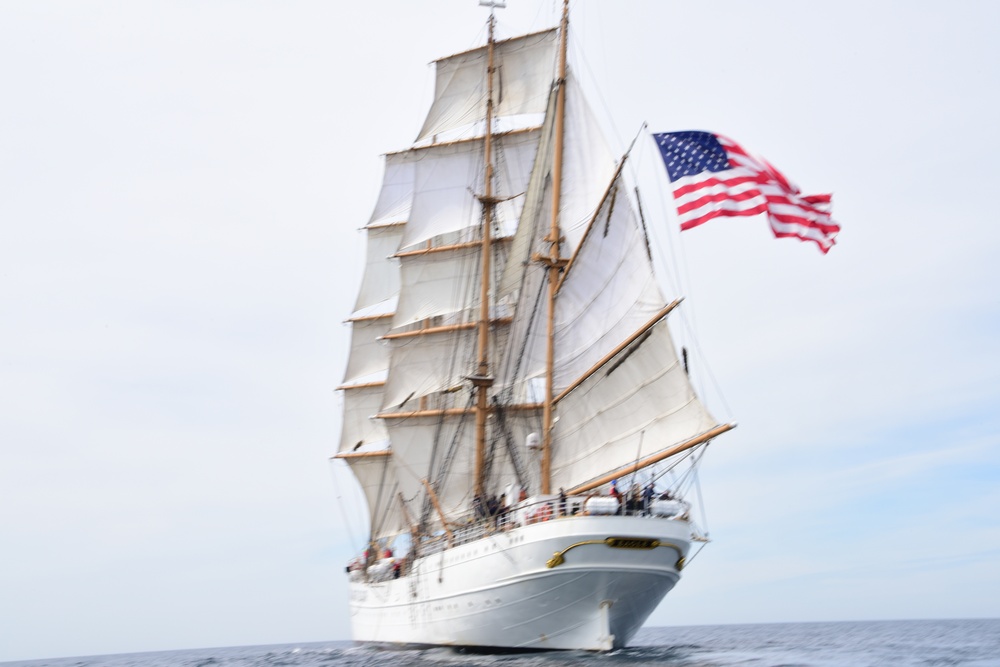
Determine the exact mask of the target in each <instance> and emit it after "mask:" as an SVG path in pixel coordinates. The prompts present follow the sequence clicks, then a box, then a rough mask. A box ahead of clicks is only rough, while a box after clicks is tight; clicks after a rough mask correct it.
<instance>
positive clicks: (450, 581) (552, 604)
mask: <svg viewBox="0 0 1000 667" xmlns="http://www.w3.org/2000/svg"><path fill="white" fill-rule="evenodd" d="M609 540H610V541H611V544H609V543H608V542H609ZM616 540H617V541H616ZM612 545H614V546H612ZM689 547H690V527H689V525H688V523H687V522H686V521H683V520H679V519H672V520H668V519H663V518H655V517H648V516H647V517H644V516H573V517H564V518H559V519H555V520H550V521H545V522H542V523H536V524H530V525H526V526H522V527H516V528H512V529H510V530H498V531H496V532H494V533H492V534H490V535H487V536H485V537H482V538H480V539H475V540H472V541H469V542H466V543H464V544H460V545H458V546H454V547H452V548H450V549H445V550H443V551H441V552H439V553H434V554H431V555H427V556H423V557H421V558H418V559H417V560H416V561H415V562H414V563H413V565H412V567H411V568H410V570H409V572H408V574H406V575H404V576H401V577H400V578H397V579H389V580H387V581H382V582H376V583H372V582H366V581H356V582H352V583H351V627H352V633H353V636H354V639H355V640H356V641H362V642H376V643H385V644H399V645H407V644H418V645H444V646H469V647H484V648H488V647H492V648H516V649H582V650H593V651H606V650H611V649H613V648H619V647H622V646H624V645H625V644H626V643H627V642H628V641H629V640H630V639H631V638H632V636H633V635H634V634H635V633H636V631H638V629H639V628H640V627H641V626H642V624H643V622H644V621H645V620H646V618H647V617H648V616H649V615H650V614H651V613H652V611H653V610H654V609H655V608H656V606H657V604H659V602H660V601H661V600H662V599H663V597H664V595H666V594H667V592H669V591H670V589H672V588H673V587H674V584H676V583H677V580H678V579H679V577H680V574H679V570H680V567H682V566H683V560H682V559H683V558H684V557H686V556H687V553H688V549H689ZM557 553H561V554H562V562H560V563H557V564H554V566H553V567H550V566H549V563H550V562H553V563H555V561H558V560H560V559H559V558H555V559H553V556H554V554H557Z"/></svg>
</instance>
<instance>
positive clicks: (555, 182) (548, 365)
mask: <svg viewBox="0 0 1000 667" xmlns="http://www.w3.org/2000/svg"><path fill="white" fill-rule="evenodd" d="M568 29H569V0H563V11H562V20H560V22H559V78H558V79H557V80H556V86H557V90H556V127H555V140H556V145H555V154H554V156H553V162H552V216H551V224H550V226H549V235H548V237H547V238H546V239H545V240H546V241H548V242H549V257H548V262H547V264H548V279H549V298H548V304H549V308H548V321H547V322H546V325H545V335H546V337H545V409H544V410H543V411H542V466H541V467H542V469H541V478H542V489H541V492H542V493H551V492H552V404H553V401H552V399H553V394H554V388H553V384H554V380H553V377H554V375H555V369H554V367H553V366H554V364H555V345H554V342H553V341H554V339H555V314H556V292H557V291H558V288H559V271H560V269H561V266H562V262H561V260H560V257H559V245H560V244H559V241H560V236H559V208H560V206H561V204H562V163H563V126H564V122H563V121H564V119H565V116H566V32H567V30H568Z"/></svg>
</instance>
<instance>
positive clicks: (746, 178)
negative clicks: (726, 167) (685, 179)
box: [674, 174, 760, 198]
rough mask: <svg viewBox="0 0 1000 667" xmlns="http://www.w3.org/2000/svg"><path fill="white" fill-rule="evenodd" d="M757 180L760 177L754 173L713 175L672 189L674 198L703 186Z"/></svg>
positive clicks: (734, 184) (731, 185) (726, 185)
mask: <svg viewBox="0 0 1000 667" xmlns="http://www.w3.org/2000/svg"><path fill="white" fill-rule="evenodd" d="M759 182H760V178H759V177H758V176H757V175H755V174H752V175H749V176H747V175H740V176H733V177H731V178H715V177H714V176H713V177H711V178H706V179H705V180H703V181H698V182H697V183H687V184H685V185H682V186H681V187H679V188H677V189H676V190H674V197H675V198H679V197H683V196H684V195H687V194H691V193H692V192H697V191H698V190H702V189H704V188H708V187H712V186H717V185H721V186H724V187H729V188H731V187H733V186H736V185H742V184H743V183H759Z"/></svg>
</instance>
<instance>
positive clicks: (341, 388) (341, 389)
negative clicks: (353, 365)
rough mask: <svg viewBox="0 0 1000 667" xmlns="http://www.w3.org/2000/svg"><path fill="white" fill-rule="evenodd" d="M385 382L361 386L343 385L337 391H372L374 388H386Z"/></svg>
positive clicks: (364, 383) (363, 383) (366, 383)
mask: <svg viewBox="0 0 1000 667" xmlns="http://www.w3.org/2000/svg"><path fill="white" fill-rule="evenodd" d="M384 386H385V380H381V381H379V382H362V383H361V384H342V385H340V386H339V387H337V391H347V390H349V389H371V388H373V387H384Z"/></svg>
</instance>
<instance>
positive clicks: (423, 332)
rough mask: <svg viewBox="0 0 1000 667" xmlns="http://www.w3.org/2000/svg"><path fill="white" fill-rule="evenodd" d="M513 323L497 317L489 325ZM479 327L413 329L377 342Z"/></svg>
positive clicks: (472, 323) (508, 318)
mask: <svg viewBox="0 0 1000 667" xmlns="http://www.w3.org/2000/svg"><path fill="white" fill-rule="evenodd" d="M512 321H513V319H512V318H510V317H498V318H496V319H495V320H491V321H490V324H495V325H507V324H510V323H511V322H512ZM478 326H479V323H478V322H462V323H460V324H442V325H441V326H439V327H427V328H426V329H414V330H413V331H400V332H397V333H387V334H385V335H384V336H379V340H395V339H397V338H413V337H414V336H429V335H431V334H438V333H451V332H453V331H467V330H469V329H475V328H477V327H478Z"/></svg>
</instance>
